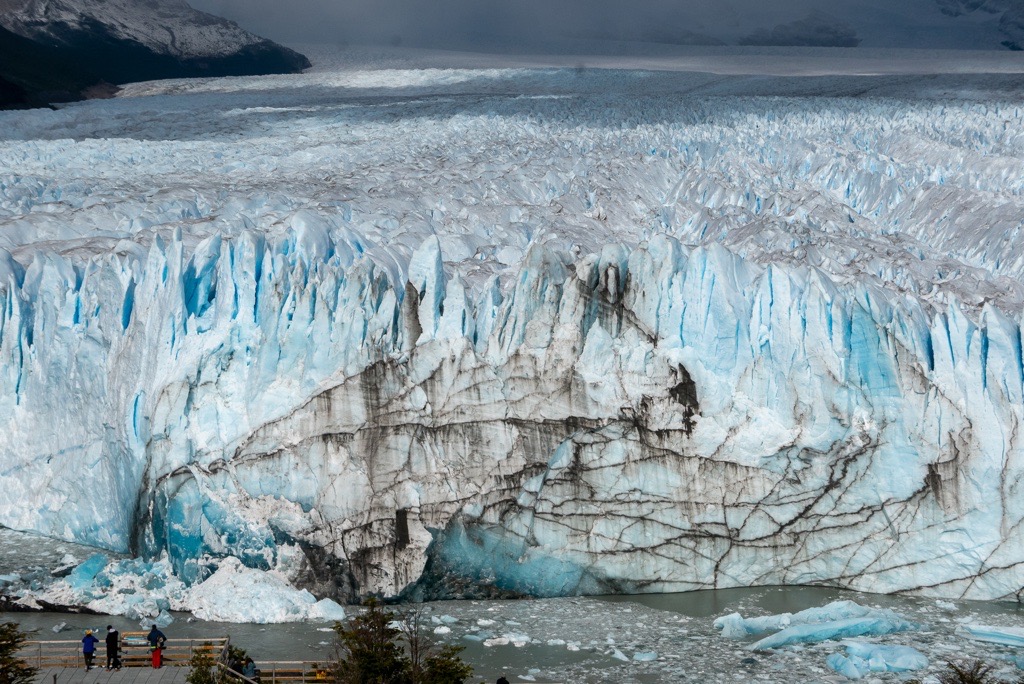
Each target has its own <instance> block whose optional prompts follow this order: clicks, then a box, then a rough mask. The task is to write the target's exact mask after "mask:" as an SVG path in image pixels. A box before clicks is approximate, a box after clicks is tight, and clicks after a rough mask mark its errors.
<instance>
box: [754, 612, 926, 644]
mask: <svg viewBox="0 0 1024 684" xmlns="http://www.w3.org/2000/svg"><path fill="white" fill-rule="evenodd" d="M779 622H780V623H782V622H783V621H781V620H780V621H779ZM917 627H918V626H917V625H916V624H914V623H912V622H908V621H907V620H904V619H903V618H902V617H901V616H900V615H898V614H897V613H895V612H893V611H891V610H889V609H887V608H867V607H865V606H861V605H859V604H856V603H853V602H852V601H837V602H835V603H830V604H829V605H827V606H823V607H821V608H811V609H809V610H805V611H801V612H799V613H795V614H793V615H792V616H790V618H789V626H788V627H786V628H784V629H782V630H781V631H779V632H777V633H775V634H773V635H771V636H769V637H765V638H764V639H761V640H760V641H757V642H755V643H753V644H751V645H750V646H749V648H750V649H751V650H754V651H765V650H768V649H772V648H781V647H783V646H788V645H791V644H801V643H805V644H811V643H817V642H820V641H830V640H833V639H848V638H851V637H860V636H881V635H883V634H892V633H894V632H903V631H906V630H911V629H917ZM734 629H735V628H734Z"/></svg>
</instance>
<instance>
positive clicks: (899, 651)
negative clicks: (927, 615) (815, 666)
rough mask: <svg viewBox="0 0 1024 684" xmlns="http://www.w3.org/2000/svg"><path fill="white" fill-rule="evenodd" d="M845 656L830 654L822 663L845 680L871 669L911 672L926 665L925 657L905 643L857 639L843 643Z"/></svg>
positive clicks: (863, 674) (867, 672)
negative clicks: (871, 641) (900, 644)
mask: <svg viewBox="0 0 1024 684" xmlns="http://www.w3.org/2000/svg"><path fill="white" fill-rule="evenodd" d="M844 646H846V655H845V656H844V655H842V654H840V653H833V654H832V655H830V656H829V657H828V658H827V660H826V663H827V664H828V666H829V667H830V668H832V669H833V670H835V671H836V672H838V673H839V674H841V675H843V676H844V677H846V678H847V679H860V678H862V677H865V676H867V675H868V674H869V673H871V672H911V671H913V670H922V669H924V668H926V667H928V658H926V657H925V656H924V654H922V653H921V652H920V651H918V650H916V649H914V648H911V647H909V646H882V645H879V644H869V643H865V642H861V641H849V642H845V643H844Z"/></svg>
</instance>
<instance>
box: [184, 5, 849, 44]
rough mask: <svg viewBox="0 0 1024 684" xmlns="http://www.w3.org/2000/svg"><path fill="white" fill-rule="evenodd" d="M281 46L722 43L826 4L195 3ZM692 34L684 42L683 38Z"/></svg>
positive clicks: (795, 17)
mask: <svg viewBox="0 0 1024 684" xmlns="http://www.w3.org/2000/svg"><path fill="white" fill-rule="evenodd" d="M191 4H192V5H193V6H195V7H197V8H199V9H203V10H206V11H209V12H213V13H214V14H219V15H221V16H226V17H229V18H231V19H234V20H235V21H238V22H239V23H241V24H242V25H243V26H245V27H246V28H250V29H252V30H255V31H257V32H260V33H262V34H264V35H267V36H269V37H271V38H278V39H281V40H309V41H342V42H381V41H385V42H386V41H392V40H395V41H397V40H402V41H405V42H411V43H436V44H445V43H448V42H465V41H471V42H473V41H482V42H488V41H490V40H494V39H498V40H526V41H529V40H533V39H540V40H557V39H559V38H562V37H595V38H605V39H608V38H619V39H623V40H636V39H638V38H641V39H642V38H643V37H644V36H645V35H657V34H659V33H661V34H665V36H666V37H671V36H672V35H673V34H676V35H679V36H681V38H680V40H681V41H682V42H686V41H687V40H690V39H693V38H694V37H695V36H701V35H706V36H707V37H709V38H712V39H715V38H717V39H720V40H727V39H730V38H735V37H738V36H741V35H743V34H744V33H745V32H747V31H749V30H752V29H754V28H759V27H765V28H771V27H773V26H774V25H776V24H778V23H784V22H787V21H793V20H796V19H800V18H802V17H804V16H806V15H808V14H809V13H811V12H813V11H816V10H817V11H824V12H826V13H828V12H829V5H830V4H835V5H836V6H837V7H839V6H841V5H840V3H829V2H828V0H825V1H824V2H822V1H821V0H818V1H815V0H785V1H782V2H780V1H779V0H775V2H771V1H770V0H193V2H192V3H191ZM688 36H689V38H687V37H688Z"/></svg>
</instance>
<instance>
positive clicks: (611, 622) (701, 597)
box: [0, 587, 1024, 683]
mask: <svg viewBox="0 0 1024 684" xmlns="http://www.w3.org/2000/svg"><path fill="white" fill-rule="evenodd" d="M841 598H842V599H852V600H854V601H857V602H858V603H861V604H864V605H871V606H876V607H886V608H891V609H893V610H896V611H897V612H899V613H901V614H902V615H904V616H905V617H906V618H908V619H910V620H913V621H916V622H920V623H922V625H923V627H922V629H920V630H917V631H914V632H906V633H903V634H895V635H890V636H886V637H880V638H877V639H875V640H876V641H878V642H881V643H891V644H905V645H910V646H913V647H915V648H918V649H919V650H921V651H922V652H923V653H925V654H926V655H928V656H929V658H930V660H931V661H932V665H931V666H930V668H929V671H930V672H937V671H938V670H939V669H940V668H941V666H942V661H943V659H944V658H948V657H959V656H962V655H970V656H975V657H980V658H984V659H987V660H990V661H993V662H998V663H999V664H1000V668H1001V671H1002V672H1003V673H1004V674H1005V675H1007V676H1010V675H1011V674H1014V675H1015V673H1016V671H1015V666H1014V665H1013V664H1012V663H1011V662H1010V661H1009V658H1011V657H1013V656H1014V655H1024V649H1013V648H1010V647H1005V646H999V645H996V644H987V643H982V642H975V641H971V640H969V639H966V638H965V637H964V636H962V635H961V634H958V633H957V627H958V625H959V624H960V623H974V624H978V623H980V624H997V625H1003V626H1014V627H1024V609H1022V608H1021V607H1020V606H1019V605H1017V604H996V603H973V602H953V603H952V605H950V604H948V603H937V602H936V601H932V600H925V599H913V598H905V597H893V596H876V595H869V594H857V593H853V592H841V591H837V590H832V589H823V588H815V587H802V588H796V587H790V588H758V589H729V590H721V591H701V592H693V593H688V594H666V595H645V596H615V597H597V598H565V599H542V600H524V601H451V602H438V603H430V604H425V605H424V606H423V610H424V617H425V619H426V620H427V621H428V622H430V621H431V619H432V618H436V620H435V622H436V623H437V625H438V626H440V625H441V622H440V618H441V617H442V616H447V618H455V619H456V620H457V622H453V623H450V624H449V625H448V626H449V627H450V629H451V632H450V633H448V634H444V635H439V636H438V638H442V639H445V640H447V641H449V642H452V643H458V644H461V645H464V646H466V651H465V653H464V654H463V655H464V657H465V658H466V660H467V661H468V662H470V663H471V664H472V665H473V666H474V668H475V670H476V674H477V676H476V677H474V679H473V681H486V682H493V681H494V680H495V679H496V678H497V677H498V676H499V675H501V674H504V675H505V676H506V677H508V678H509V680H510V681H513V682H515V681H531V679H527V678H532V680H535V681H547V682H553V681H559V682H563V681H564V682H644V683H646V682H664V681H693V682H696V681H701V682H737V681H766V682H843V681H846V680H845V679H844V678H842V677H840V676H839V675H837V674H835V673H833V672H832V671H831V670H829V669H828V668H827V667H826V666H825V658H826V656H827V655H828V654H829V653H834V652H836V651H839V650H840V647H839V645H838V644H837V643H835V642H832V643H825V644H817V645H812V646H802V647H794V648H790V649H785V650H781V651H779V652H776V653H752V652H750V651H748V650H746V649H745V644H744V643H743V642H737V641H730V640H727V639H724V638H722V637H721V636H719V635H718V633H717V632H716V631H715V630H714V628H713V627H712V621H713V619H714V618H715V617H717V616H719V615H722V614H725V613H730V612H734V611H738V612H740V613H742V614H744V615H764V614H771V613H780V612H795V611H798V610H802V609H804V608H810V607H814V606H820V605H823V604H825V603H828V602H829V601H833V600H836V599H841ZM175 618H176V619H175V622H174V623H173V624H172V625H171V626H170V627H168V628H167V629H165V630H164V631H165V632H166V633H167V634H168V636H171V637H183V638H202V637H204V636H218V635H225V634H227V635H230V636H231V640H232V642H233V643H236V644H238V645H240V646H242V647H243V648H246V649H247V650H248V651H249V652H250V653H251V654H253V655H254V656H255V657H256V659H257V661H258V662H263V663H265V662H267V661H272V660H316V661H319V660H323V659H325V658H326V657H328V655H329V654H330V652H331V641H332V637H333V634H332V633H331V632H330V631H329V626H328V625H323V624H306V623H300V624H284V625H243V624H228V623H212V622H204V621H201V620H192V621H188V616H187V615H186V614H177V615H175ZM0 620H2V621H6V620H13V621H15V622H18V623H19V624H21V625H22V626H23V627H24V628H26V629H33V630H38V635H39V636H38V638H41V639H78V638H80V635H81V632H82V630H84V629H86V628H101V627H105V626H106V624H107V623H113V624H115V625H117V626H118V627H119V628H121V629H122V630H125V629H133V628H136V627H137V626H136V625H135V624H134V623H132V622H130V621H127V620H124V619H121V618H107V617H102V616H83V615H66V614H54V613H8V614H0ZM61 622H66V623H67V626H66V627H65V629H64V630H63V631H61V632H60V633H59V634H54V633H53V632H52V627H53V626H54V625H56V624H59V623H61ZM448 622H450V620H448ZM431 624H434V623H433V622H432V623H431ZM325 630H326V631H325ZM485 638H492V639H495V638H496V639H498V640H499V645H490V646H487V645H484V642H483V641H482V639H485ZM505 638H508V639H509V640H510V642H509V643H507V644H504V643H501V641H503V640H504V639H505ZM517 641H518V642H520V643H521V642H528V643H526V645H522V646H517V645H516V642H517ZM492 643H493V642H492ZM572 649H578V650H572ZM652 651H653V652H655V653H656V654H657V660H655V661H653V662H636V661H633V660H632V657H633V656H634V655H635V654H636V653H638V652H639V653H644V652H652ZM617 656H618V657H617ZM622 657H625V658H629V659H630V660H629V661H623V660H620V659H619V658H622ZM751 658H753V662H751V660H750V659H751ZM1022 674H1024V673H1022ZM918 676H920V673H918ZM879 679H881V680H882V681H894V682H896V681H905V680H906V679H908V676H907V675H896V674H883V675H879Z"/></svg>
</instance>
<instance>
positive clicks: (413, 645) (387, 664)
mask: <svg viewBox="0 0 1024 684" xmlns="http://www.w3.org/2000/svg"><path fill="white" fill-rule="evenodd" d="M366 606H367V611H366V612H365V613H363V614H362V615H359V616H358V617H354V618H352V619H351V620H350V621H349V624H348V625H347V626H346V625H343V624H342V623H340V622H336V623H334V631H335V632H336V634H337V644H336V647H335V658H334V667H333V668H332V669H333V672H334V677H335V680H336V681H337V682H338V683H339V684H463V682H465V680H466V679H468V678H469V677H470V676H471V675H472V674H473V668H471V667H470V666H469V665H467V664H466V663H465V662H463V661H462V659H461V658H460V657H459V653H461V652H462V650H463V649H462V647H461V646H442V645H439V644H437V643H435V642H434V641H433V640H432V639H431V638H429V637H428V636H427V635H426V631H425V630H423V629H421V614H420V612H419V611H418V610H417V611H412V612H408V613H405V614H404V615H396V614H395V613H393V612H391V611H390V610H385V609H384V608H382V607H381V606H380V604H378V603H377V602H376V601H373V600H370V601H368V602H367V604H366ZM396 625H397V626H396Z"/></svg>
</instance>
